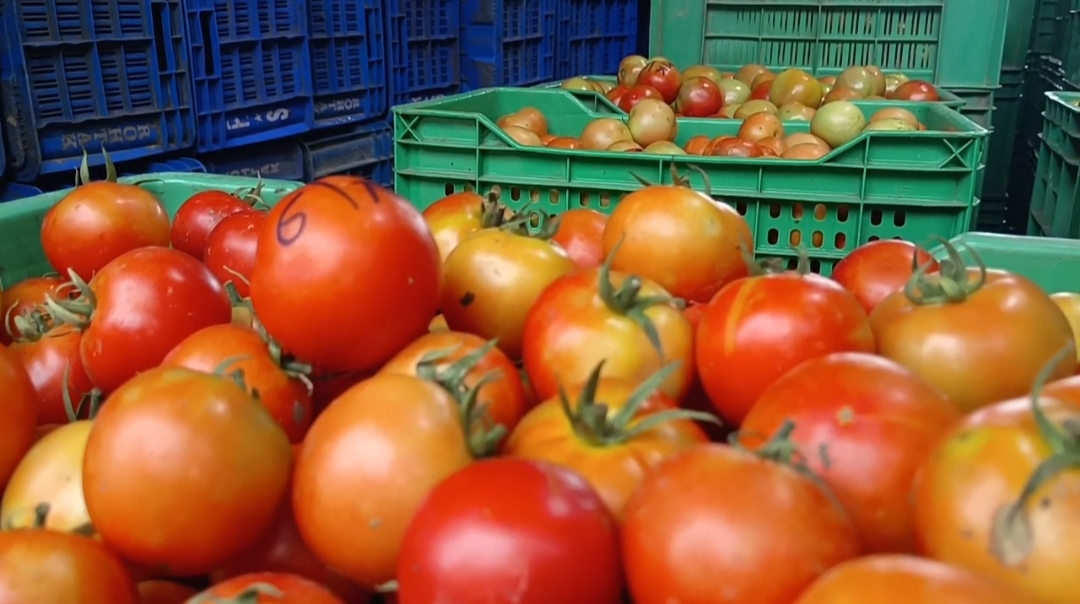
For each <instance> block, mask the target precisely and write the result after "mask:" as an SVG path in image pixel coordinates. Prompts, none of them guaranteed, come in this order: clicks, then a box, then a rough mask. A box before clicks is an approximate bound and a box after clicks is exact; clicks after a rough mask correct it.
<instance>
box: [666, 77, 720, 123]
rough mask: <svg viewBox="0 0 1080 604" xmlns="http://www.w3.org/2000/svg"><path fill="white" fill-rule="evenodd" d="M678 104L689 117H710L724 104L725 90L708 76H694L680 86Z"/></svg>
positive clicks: (681, 110)
mask: <svg viewBox="0 0 1080 604" xmlns="http://www.w3.org/2000/svg"><path fill="white" fill-rule="evenodd" d="M676 104H677V107H678V109H679V111H680V112H682V113H683V115H686V116H687V117H709V116H711V115H716V112H717V111H720V109H721V108H722V107H723V106H724V92H723V91H722V90H720V87H719V86H717V85H716V82H714V81H712V80H710V79H709V78H707V77H704V76H697V77H692V78H688V79H686V80H685V81H684V82H683V83H682V86H680V87H679V98H678V99H677V100H676Z"/></svg>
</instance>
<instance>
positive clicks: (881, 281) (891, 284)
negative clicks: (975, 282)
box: [832, 239, 937, 314]
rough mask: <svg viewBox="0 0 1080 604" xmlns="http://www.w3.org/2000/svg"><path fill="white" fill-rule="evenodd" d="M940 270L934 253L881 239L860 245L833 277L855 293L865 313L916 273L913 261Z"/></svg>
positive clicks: (834, 271)
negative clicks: (932, 254)
mask: <svg viewBox="0 0 1080 604" xmlns="http://www.w3.org/2000/svg"><path fill="white" fill-rule="evenodd" d="M913 261H914V262H917V263H918V264H919V265H922V264H926V265H928V267H927V271H934V270H937V261H936V260H934V258H933V256H931V255H930V254H928V253H926V252H925V251H924V250H922V249H920V248H919V247H918V246H916V245H915V244H914V243H910V242H907V241H901V240H899V239H880V240H878V241H871V242H870V243H867V244H866V245H863V246H860V247H859V248H857V249H856V250H855V251H853V252H851V253H850V254H848V255H847V256H845V257H844V259H843V260H841V261H840V262H838V263H836V266H835V267H834V268H833V272H832V278H833V280H834V281H836V282H837V283H839V284H840V285H843V286H844V289H846V290H848V291H849V292H851V293H852V294H854V295H855V299H856V300H858V301H859V303H860V304H862V305H863V308H864V309H865V310H866V314H870V312H871V311H873V310H874V307H875V306H877V305H878V304H880V303H881V301H882V300H884V299H885V298H886V297H888V295H889V294H891V293H893V292H895V291H899V290H901V289H903V288H904V285H906V284H907V282H908V280H909V279H911V275H912V274H913V273H914V268H913V266H912V262H913Z"/></svg>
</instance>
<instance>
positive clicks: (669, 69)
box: [631, 58, 682, 105]
mask: <svg viewBox="0 0 1080 604" xmlns="http://www.w3.org/2000/svg"><path fill="white" fill-rule="evenodd" d="M637 86H652V87H653V88H655V89H656V90H657V91H659V92H660V96H661V97H663V99H664V102H665V103H667V104H669V105H670V104H672V103H674V102H675V99H677V98H678V96H679V87H680V86H682V75H681V74H680V73H679V70H678V69H677V68H676V67H675V65H674V64H673V63H672V62H671V61H668V60H667V59H659V58H657V59H653V60H651V61H649V62H648V63H646V64H645V66H644V67H642V68H641V71H639V72H638V76H637ZM637 86H635V87H634V88H637ZM631 90H633V88H631Z"/></svg>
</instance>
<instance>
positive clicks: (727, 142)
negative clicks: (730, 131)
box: [706, 138, 765, 157]
mask: <svg viewBox="0 0 1080 604" xmlns="http://www.w3.org/2000/svg"><path fill="white" fill-rule="evenodd" d="M714 142H715V146H714V145H712V144H710V146H709V147H706V150H707V151H708V155H712V156H714V157H761V156H762V155H764V154H765V150H764V149H763V148H762V147H761V145H758V144H757V143H753V142H750V141H747V140H743V139H741V138H724V139H717V140H715V141H714Z"/></svg>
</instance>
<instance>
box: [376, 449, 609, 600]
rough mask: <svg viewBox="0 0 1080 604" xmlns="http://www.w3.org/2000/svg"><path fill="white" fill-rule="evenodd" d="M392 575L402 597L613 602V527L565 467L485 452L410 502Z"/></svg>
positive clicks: (588, 490)
mask: <svg viewBox="0 0 1080 604" xmlns="http://www.w3.org/2000/svg"><path fill="white" fill-rule="evenodd" d="M477 493H484V495H483V497H477ZM478 547H480V548H481V549H483V550H485V552H486V553H485V554H484V555H477V554H478V550H477V548H478ZM523 578H527V580H523ZM397 580H398V593H397V599H398V603H399V604H430V603H431V602H436V601H445V602H454V604H484V603H488V602H514V603H515V604H553V603H555V602H558V603H559V604H618V603H619V602H621V596H622V573H621V571H620V564H619V537H618V529H617V527H616V525H615V522H614V520H613V519H612V518H611V515H610V514H609V513H608V511H607V509H606V508H605V507H604V503H603V502H602V501H601V500H600V498H599V497H598V496H597V495H596V493H595V492H593V490H592V489H591V488H589V485H588V484H587V483H586V482H585V481H584V480H583V479H582V478H581V477H580V476H578V475H577V474H574V473H573V472H571V471H570V470H568V469H566V468H562V467H559V466H555V465H550V464H546V463H543V462H536V461H526V460H520V459H508V458H501V459H492V460H487V461H482V462H479V463H476V464H473V465H472V466H469V467H468V468H465V469H464V470H461V471H459V472H458V473H456V474H454V475H453V476H451V477H450V478H448V479H446V480H445V481H443V482H442V483H441V484H439V486H437V487H435V489H434V490H433V491H432V492H431V496H430V497H428V498H427V500H426V501H425V502H424V504H423V505H422V506H421V507H420V509H419V510H417V512H416V516H415V517H414V518H413V520H412V522H411V523H410V524H409V530H408V532H407V533H406V534H405V540H404V543H403V544H402V547H401V558H400V561H399V562H398V566H397Z"/></svg>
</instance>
